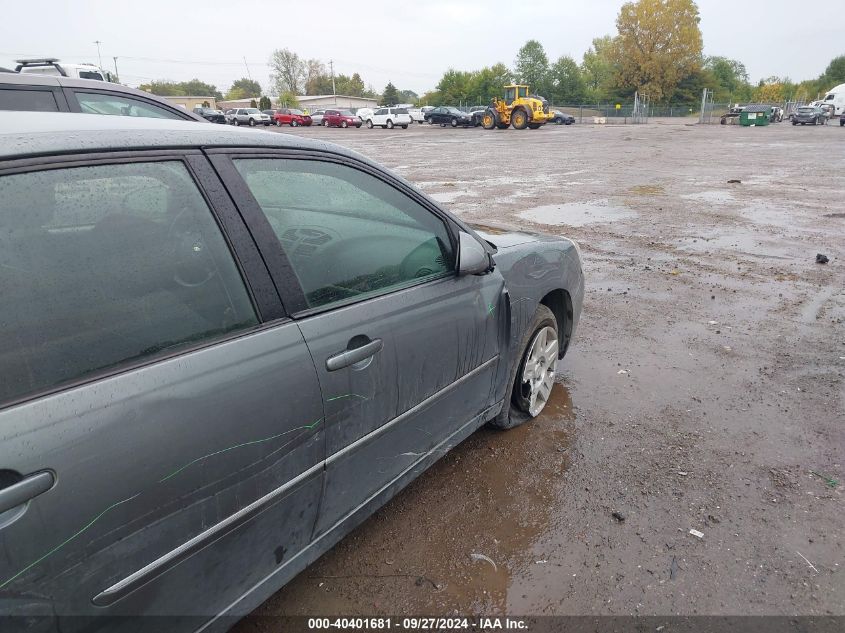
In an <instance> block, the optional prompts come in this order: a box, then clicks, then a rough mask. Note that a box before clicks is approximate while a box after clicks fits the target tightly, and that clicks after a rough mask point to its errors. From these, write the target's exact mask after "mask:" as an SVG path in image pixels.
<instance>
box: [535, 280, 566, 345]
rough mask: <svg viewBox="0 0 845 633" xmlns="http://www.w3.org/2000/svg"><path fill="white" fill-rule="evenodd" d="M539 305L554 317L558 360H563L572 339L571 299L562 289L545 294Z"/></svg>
mask: <svg viewBox="0 0 845 633" xmlns="http://www.w3.org/2000/svg"><path fill="white" fill-rule="evenodd" d="M540 303H541V304H542V305H544V306H546V307H547V308H548V309H549V310H551V311H552V314H554V315H555V321H557V331H558V337H559V338H558V343H559V345H560V349H559V350H558V358H563V356H564V354H566V350H567V348H568V347H569V341H570V340H571V339H572V323H573V312H572V297H571V296H570V295H569V292H567V291H566V290H564V289H563V288H558V289H556V290H552V291H551V292H549V293H548V294H546V296H544V297H543V298H542V299H540Z"/></svg>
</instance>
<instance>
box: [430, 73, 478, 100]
mask: <svg viewBox="0 0 845 633" xmlns="http://www.w3.org/2000/svg"><path fill="white" fill-rule="evenodd" d="M472 80H473V75H472V73H470V72H466V71H463V70H455V69H454V68H450V69H449V70H447V71H446V72H445V73H443V76H442V77H441V78H440V82H439V83H438V84H437V93H438V97H439V102H440V103H442V104H444V105H457V104H458V103H461V102H463V101H469V100H470V98H471V96H472V89H473V86H472Z"/></svg>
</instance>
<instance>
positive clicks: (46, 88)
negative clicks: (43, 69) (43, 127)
mask: <svg viewBox="0 0 845 633" xmlns="http://www.w3.org/2000/svg"><path fill="white" fill-rule="evenodd" d="M0 110H25V111H36V112H83V113H86V114H109V115H118V116H131V117H151V118H155V119H177V120H179V121H205V119H203V118H202V117H201V116H197V115H196V114H194V113H193V112H188V111H187V110H184V109H183V108H179V107H176V106H175V105H173V104H172V103H170V102H169V101H166V100H164V99H162V98H161V97H156V96H153V95H151V94H150V93H148V92H142V91H140V90H135V89H133V88H128V87H126V86H121V85H120V84H113V83H108V82H105V81H99V80H95V79H73V78H69V77H59V76H52V75H41V74H26V73H0Z"/></svg>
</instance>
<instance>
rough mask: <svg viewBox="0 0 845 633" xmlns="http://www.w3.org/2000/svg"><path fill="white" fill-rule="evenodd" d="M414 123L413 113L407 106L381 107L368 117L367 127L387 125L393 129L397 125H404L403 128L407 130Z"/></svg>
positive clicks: (389, 128)
mask: <svg viewBox="0 0 845 633" xmlns="http://www.w3.org/2000/svg"><path fill="white" fill-rule="evenodd" d="M411 123H412V121H411V115H410V114H408V110H407V109H405V108H379V109H378V110H376V111H375V112H373V113H372V114H371V115H370V116H369V117H367V127H368V128H373V127H386V128H387V129H388V130H392V129H393V128H394V127H395V126H397V125H400V126H402V129H403V130H407V129H408V126H409V125H410V124H411Z"/></svg>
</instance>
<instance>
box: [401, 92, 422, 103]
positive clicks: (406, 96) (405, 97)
mask: <svg viewBox="0 0 845 633" xmlns="http://www.w3.org/2000/svg"><path fill="white" fill-rule="evenodd" d="M419 98H420V96H419V95H418V94H417V93H416V92H414V91H413V90H400V91H399V98H398V99H397V101H396V102H397V103H416V102H417V101H419Z"/></svg>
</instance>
